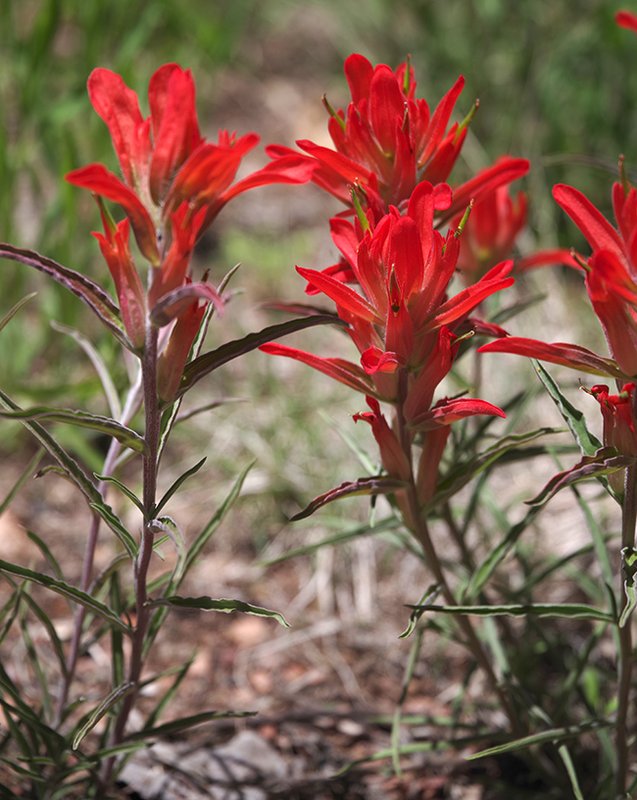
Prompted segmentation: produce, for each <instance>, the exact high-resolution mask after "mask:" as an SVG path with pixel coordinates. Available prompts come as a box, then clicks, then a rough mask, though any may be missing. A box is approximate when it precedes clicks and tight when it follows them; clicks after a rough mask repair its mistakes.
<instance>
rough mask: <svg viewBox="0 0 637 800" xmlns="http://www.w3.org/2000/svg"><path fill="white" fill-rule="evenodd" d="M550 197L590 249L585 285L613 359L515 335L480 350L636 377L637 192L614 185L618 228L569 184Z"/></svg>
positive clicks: (573, 346) (597, 373)
mask: <svg viewBox="0 0 637 800" xmlns="http://www.w3.org/2000/svg"><path fill="white" fill-rule="evenodd" d="M553 196H554V197H555V200H556V201H557V203H558V204H559V205H560V206H561V207H562V208H563V209H564V211H566V213H567V214H568V215H569V216H570V217H571V219H572V220H573V222H575V224H576V225H577V226H578V228H579V229H580V230H581V232H582V233H583V234H584V236H585V237H586V239H587V241H588V243H589V245H590V246H591V249H592V251H593V252H592V255H591V257H590V258H589V259H588V260H587V262H586V263H585V264H584V273H585V282H586V289H587V291H588V295H589V297H590V300H591V303H592V305H593V309H594V310H595V313H596V315H597V317H598V319H599V321H600V323H601V325H602V327H603V329H604V333H605V334H606V339H607V341H608V346H609V348H610V351H611V353H612V356H613V359H612V360H611V359H606V358H603V357H601V356H598V355H596V354H595V353H592V352H591V351H590V350H587V349H586V348H583V347H579V346H577V345H569V344H564V343H561V342H559V343H553V344H547V343H545V342H539V341H535V340H533V339H523V338H519V337H508V338H504V339H500V340H498V341H495V342H490V343H489V344H486V345H483V346H482V347H481V348H480V350H481V351H483V352H504V353H517V354H519V355H526V356H531V357H532V358H539V359H542V360H544V361H550V362H553V363H556V364H563V365H565V366H569V367H572V368H573V369H578V370H581V371H584V372H589V373H591V374H594V375H603V376H606V377H613V378H622V377H623V378H630V377H632V376H634V375H637V281H636V277H637V192H636V191H635V189H634V188H632V187H629V186H627V185H626V184H625V183H624V182H618V183H615V185H614V186H613V206H614V210H615V218H616V220H617V225H618V227H617V228H614V227H613V226H612V225H611V224H610V222H608V220H607V219H606V218H605V217H604V216H603V215H602V214H601V213H600V212H599V211H598V210H597V209H596V208H595V206H594V205H593V204H592V203H591V202H590V200H588V199H587V198H586V197H585V196H584V195H583V194H582V193H581V192H579V191H578V190H577V189H574V188H573V187H572V186H565V185H563V184H558V185H557V186H555V187H554V189H553ZM582 263H583V262H582Z"/></svg>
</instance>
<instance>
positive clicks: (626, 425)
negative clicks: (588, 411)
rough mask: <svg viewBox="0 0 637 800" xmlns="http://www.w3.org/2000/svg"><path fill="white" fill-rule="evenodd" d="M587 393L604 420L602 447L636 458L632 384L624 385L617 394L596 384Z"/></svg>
mask: <svg viewBox="0 0 637 800" xmlns="http://www.w3.org/2000/svg"><path fill="white" fill-rule="evenodd" d="M589 393H590V394H592V395H593V397H594V398H595V399H596V400H597V402H598V403H599V405H600V409H601V412H602V418H603V420H604V445H605V446H606V447H614V448H615V450H617V451H618V452H619V453H621V455H624V456H637V431H635V418H634V416H633V401H634V398H633V395H634V393H635V384H634V383H625V384H624V385H623V386H622V389H621V391H620V392H619V393H618V394H610V393H609V391H608V386H605V385H604V384H596V385H595V386H591V388H590V390H589Z"/></svg>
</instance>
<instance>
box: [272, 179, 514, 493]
mask: <svg viewBox="0 0 637 800" xmlns="http://www.w3.org/2000/svg"><path fill="white" fill-rule="evenodd" d="M451 202H452V195H451V190H450V189H449V187H447V186H445V185H439V186H437V187H434V186H432V185H431V184H430V183H429V182H427V181H423V182H421V183H420V184H419V185H418V186H417V187H416V189H415V190H414V192H413V194H412V196H411V198H410V200H409V204H408V207H407V210H406V213H405V214H403V215H401V214H400V213H399V211H398V209H397V208H396V207H392V208H391V209H390V212H389V213H388V214H386V215H385V216H383V217H382V218H381V219H380V221H379V222H378V223H377V224H374V222H373V215H372V213H371V212H369V218H366V217H362V219H361V220H360V221H359V224H362V226H363V227H365V228H366V229H365V231H364V233H363V235H362V239H361V242H360V245H359V246H358V249H357V250H356V249H355V248H354V247H352V242H353V241H354V238H355V234H354V232H353V231H352V230H350V231H349V232H348V230H347V226H350V227H351V228H353V224H352V223H349V222H347V221H345V220H340V222H339V225H338V226H337V231H336V235H335V236H334V240H335V242H336V243H337V245H339V246H340V248H341V253H342V255H343V259H344V262H345V264H346V268H345V269H343V270H342V271H341V272H340V273H339V272H337V271H335V270H332V271H331V272H326V271H324V272H319V271H316V270H310V269H304V268H302V267H297V270H298V272H299V274H300V275H301V276H302V277H304V278H305V279H306V280H307V281H308V283H309V284H310V285H311V286H312V287H313V290H314V291H319V292H321V293H323V294H325V295H326V296H327V297H329V298H330V299H331V300H333V301H334V302H335V304H336V308H337V313H338V316H339V317H340V318H341V319H342V320H343V321H344V322H346V323H347V326H348V327H347V331H348V333H349V335H350V337H351V339H352V341H353V342H354V344H355V345H356V347H357V349H358V351H359V353H360V362H359V364H355V363H353V362H350V361H346V360H344V359H341V358H324V357H320V356H315V355H313V354H311V353H307V352H305V351H302V350H298V349H296V348H293V347H289V346H287V345H281V344H278V343H277V344H275V343H270V344H267V345H264V346H263V347H262V348H261V349H262V350H264V351H265V352H267V353H270V354H272V355H281V356H287V357H288V358H294V359H296V360H298V361H302V362H304V363H306V364H308V365H309V366H312V367H314V368H315V369H317V370H320V371H321V372H324V373H326V374H327V375H329V376H330V377H332V378H334V379H335V380H338V381H340V382H341V383H344V384H346V385H347V386H350V387H351V388H353V389H356V390H357V391H359V392H362V393H363V394H365V395H366V396H367V398H368V403H369V405H370V407H371V409H372V411H371V413H370V412H366V414H364V415H358V417H357V418H358V419H363V420H365V421H367V422H369V423H370V424H371V426H372V431H373V432H374V435H375V437H376V438H377V440H378V443H379V446H380V451H381V457H382V459H383V463H384V466H385V469H386V470H387V472H388V474H389V475H390V476H391V477H395V478H398V479H404V474H403V473H404V470H405V462H404V457H403V458H401V457H400V456H399V455H398V453H399V452H403V454H404V452H405V450H404V445H403V443H401V442H400V441H399V440H398V439H396V433H395V432H394V431H393V430H392V428H390V427H389V425H388V424H387V423H386V422H385V420H384V417H383V416H382V414H381V413H380V407H379V406H378V402H377V401H378V400H382V401H385V402H388V403H391V404H393V405H394V406H395V407H396V408H400V414H401V415H402V417H403V418H404V420H405V424H406V425H407V428H408V431H409V436H410V437H412V438H413V437H414V436H415V435H416V434H420V433H421V432H428V431H432V430H434V429H438V428H440V427H443V426H447V425H449V424H451V423H452V422H454V421H456V420H458V419H461V418H463V417H467V416H472V415H475V414H491V415H499V416H502V415H503V414H502V411H501V410H500V409H498V408H497V407H495V406H493V405H491V404H490V403H487V402H485V401H483V400H475V399H467V398H455V399H445V400H443V401H440V402H439V403H437V404H435V405H434V406H433V407H432V402H433V396H434V393H435V390H436V388H437V387H438V385H439V384H440V383H441V381H442V380H443V378H444V377H445V376H446V375H447V374H448V372H449V371H450V369H451V366H452V364H453V360H454V358H455V356H456V354H457V352H458V348H459V345H460V340H461V338H463V337H464V335H466V333H467V332H468V330H470V329H471V328H472V323H471V321H470V320H469V315H470V313H471V311H472V310H473V309H475V308H476V306H478V305H479V304H480V302H481V301H482V300H483V299H484V298H486V297H488V296H489V295H490V294H493V293H494V292H496V291H499V290H500V289H503V288H505V287H507V286H509V285H511V283H513V279H512V278H511V277H509V273H510V271H511V267H512V264H511V262H504V263H502V264H499V265H497V266H496V267H495V268H494V269H492V270H491V271H490V272H489V273H488V274H487V275H485V276H484V277H483V278H482V279H481V280H480V281H478V282H477V283H475V284H474V285H473V286H470V287H467V288H465V289H463V290H462V291H461V292H459V293H458V294H457V295H455V296H453V297H448V295H447V291H448V286H449V283H450V281H451V279H452V277H453V274H454V271H455V269H456V264H457V259H458V249H459V244H458V238H457V236H456V235H455V232H454V231H449V233H448V234H447V235H446V236H443V235H442V234H441V233H439V232H438V231H436V230H435V229H434V227H433V218H434V214H435V212H436V211H437V210H440V209H442V210H444V209H446V208H448V207H449V205H450V204H451ZM333 233H334V229H333ZM346 280H349V281H350V282H351V283H353V284H356V285H357V286H358V290H357V289H355V288H353V286H350V285H348V284H347V283H345V281H346ZM445 438H446V437H445ZM443 446H444V443H443ZM440 455H442V449H441V450H440ZM427 459H429V461H428V462H427ZM427 459H425V462H423V464H424V466H423V470H424V471H426V469H425V466H426V464H427V463H428V464H429V466H428V467H427V469H434V470H435V471H436V472H437V463H438V462H437V461H436V462H435V464H434V462H433V461H432V460H431V453H429V454H428V456H427ZM432 465H433V466H432ZM419 483H422V486H423V487H425V486H429V487H430V488H431V483H432V481H431V479H430V476H429V477H428V478H426V477H424V476H423V478H422V481H420V479H419ZM434 485H435V483H434ZM423 491H424V489H423ZM427 491H428V490H427ZM421 499H423V500H424V498H421Z"/></svg>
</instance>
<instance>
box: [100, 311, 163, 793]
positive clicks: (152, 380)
mask: <svg viewBox="0 0 637 800" xmlns="http://www.w3.org/2000/svg"><path fill="white" fill-rule="evenodd" d="M142 387H143V393H144V414H145V423H146V426H145V433H144V441H145V445H146V450H145V453H144V459H143V481H144V485H143V492H142V502H143V506H144V520H143V527H142V534H141V542H140V547H139V552H138V554H137V559H136V561H135V565H134V588H135V612H136V625H135V629H134V632H133V637H132V648H131V654H130V659H129V664H128V675H127V681H128V682H130V683H132V684H133V685H134V687H135V688H134V689H133V690H132V691H131V692H130V693H129V694H127V695H126V697H125V698H124V699H123V701H122V706H121V708H120V711H119V714H118V715H117V719H116V720H115V725H114V728H113V733H112V736H111V741H110V744H111V745H112V746H115V745H118V744H120V743H121V741H122V739H123V736H124V732H125V729H126V723H127V722H128V717H129V716H130V712H131V710H132V709H133V706H134V704H135V700H136V698H137V693H138V684H139V678H140V676H141V672H142V667H143V656H144V641H145V638H146V632H147V630H148V622H149V615H150V612H149V609H148V606H147V604H146V603H147V599H148V594H147V579H148V568H149V566H150V561H151V556H152V553H153V540H154V527H153V517H154V513H155V503H156V496H157V469H158V454H159V436H160V423H161V416H160V411H159V399H158V396H157V329H156V328H155V327H154V326H152V325H149V330H148V333H147V335H146V346H145V348H144V355H143V358H142ZM113 764H114V759H113V758H111V759H109V760H108V762H107V763H106V765H105V768H104V772H103V776H102V782H103V785H105V786H108V783H109V781H110V776H111V774H112V769H113Z"/></svg>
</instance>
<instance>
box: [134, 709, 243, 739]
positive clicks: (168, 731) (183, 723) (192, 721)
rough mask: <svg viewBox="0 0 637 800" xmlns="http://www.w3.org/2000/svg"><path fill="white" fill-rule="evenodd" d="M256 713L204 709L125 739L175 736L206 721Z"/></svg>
mask: <svg viewBox="0 0 637 800" xmlns="http://www.w3.org/2000/svg"><path fill="white" fill-rule="evenodd" d="M256 713H257V712H256V711H204V712H202V713H201V714H193V716H191V717H183V718H182V719H176V720H173V721H172V722H166V723H164V724H163V725H158V726H157V727H156V728H148V729H146V728H142V730H140V731H135V732H134V733H129V734H128V736H127V737H126V740H125V741H127V742H130V741H135V739H150V738H151V737H153V738H154V737H156V736H173V735H174V734H175V733H181V731H185V730H187V729H188V728H194V727H195V725H202V724H203V723H204V722H212V721H213V720H216V719H243V718H244V717H254V716H255V715H256Z"/></svg>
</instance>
